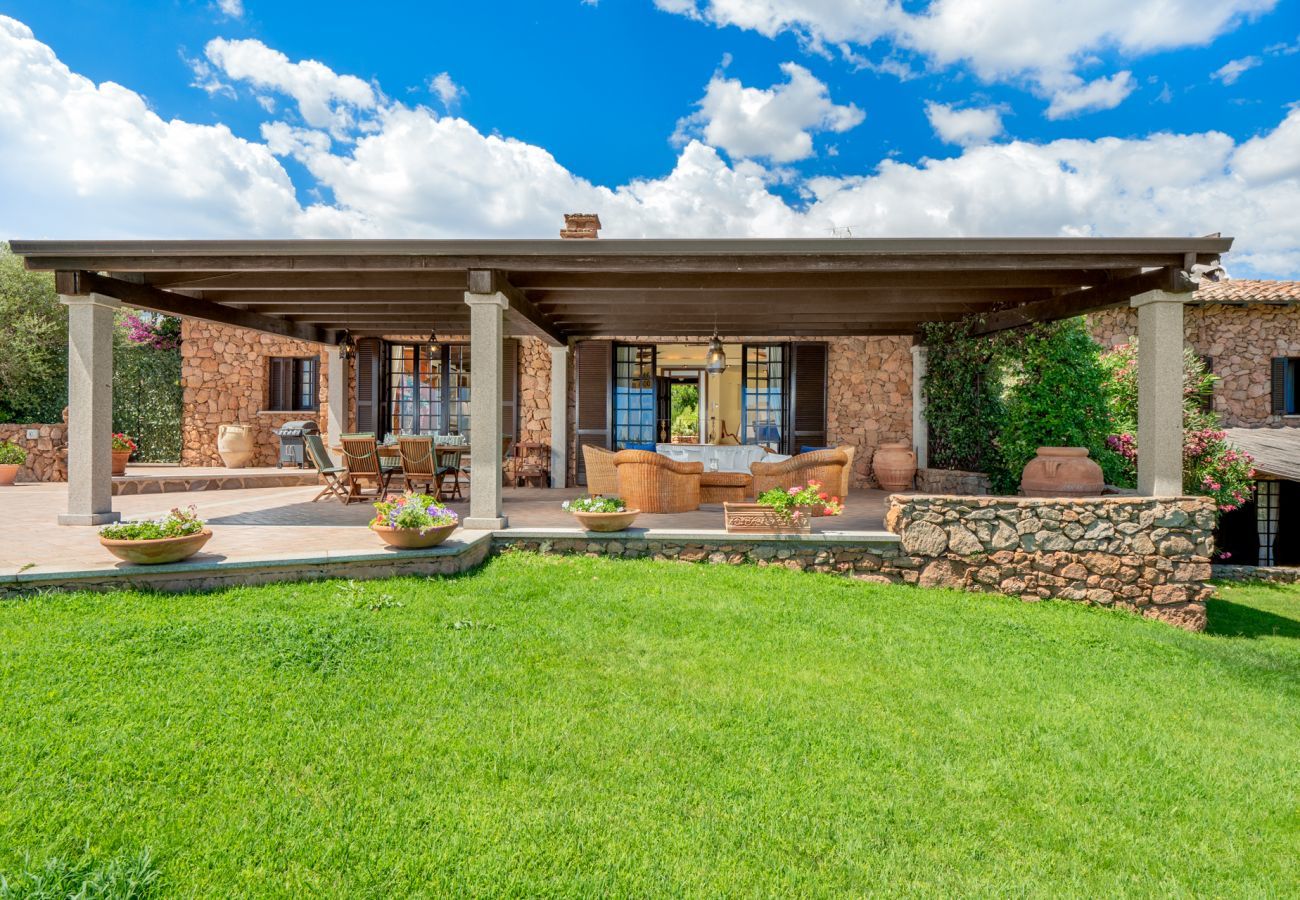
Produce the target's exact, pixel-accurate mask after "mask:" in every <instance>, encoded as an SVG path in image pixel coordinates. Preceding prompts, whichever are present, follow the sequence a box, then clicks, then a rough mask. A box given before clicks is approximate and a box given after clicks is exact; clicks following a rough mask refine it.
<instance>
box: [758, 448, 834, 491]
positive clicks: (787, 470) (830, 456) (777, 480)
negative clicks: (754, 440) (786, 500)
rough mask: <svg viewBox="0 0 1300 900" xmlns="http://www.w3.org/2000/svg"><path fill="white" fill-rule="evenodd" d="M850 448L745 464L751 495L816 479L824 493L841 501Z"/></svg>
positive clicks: (810, 452) (818, 451)
mask: <svg viewBox="0 0 1300 900" xmlns="http://www.w3.org/2000/svg"><path fill="white" fill-rule="evenodd" d="M853 450H854V448H853V447H837V448H835V449H834V450H811V451H809V452H808V453H800V454H799V455H798V456H792V457H790V458H789V459H787V460H785V461H783V462H775V463H765V462H756V463H754V464H753V465H751V466H750V467H749V471H750V472H751V473H753V475H754V495H755V496H757V495H759V494H762V493H763V492H764V491H770V490H771V489H772V488H792V487H797V486H799V485H803V484H807V483H808V482H809V481H813V480H817V481H820V482H821V483H822V484H824V485H826V487H827V491H828V493H834V494H835V495H837V496H838V497H839V498H840V499H841V500H843V499H844V496H845V494H847V493H848V484H849V477H850V474H851V473H852V470H853Z"/></svg>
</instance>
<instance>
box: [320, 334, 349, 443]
mask: <svg viewBox="0 0 1300 900" xmlns="http://www.w3.org/2000/svg"><path fill="white" fill-rule="evenodd" d="M325 381H326V391H327V392H328V393H327V394H326V397H325V443H326V445H328V446H331V447H337V446H338V445H339V444H340V443H342V438H343V435H345V434H347V433H348V432H350V431H351V429H350V428H349V427H348V361H347V360H346V359H344V358H343V352H342V350H341V349H340V348H339V347H337V346H330V345H328V344H327V345H326V346H325Z"/></svg>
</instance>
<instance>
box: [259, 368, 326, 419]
mask: <svg viewBox="0 0 1300 900" xmlns="http://www.w3.org/2000/svg"><path fill="white" fill-rule="evenodd" d="M319 405H320V358H319V357H316V356H303V357H297V356H273V357H271V359H270V360H269V361H268V367H267V391H266V408H267V409H270V410H276V411H278V412H309V411H311V412H314V411H315V410H316V409H318V408H319Z"/></svg>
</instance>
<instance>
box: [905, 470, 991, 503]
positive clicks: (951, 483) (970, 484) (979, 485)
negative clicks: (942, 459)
mask: <svg viewBox="0 0 1300 900" xmlns="http://www.w3.org/2000/svg"><path fill="white" fill-rule="evenodd" d="M916 489H917V490H918V491H921V492H922V493H925V494H961V495H963V496H968V497H969V496H973V497H983V496H985V495H987V494H991V493H993V482H991V481H990V480H989V477H988V476H987V475H985V474H984V473H983V472H965V471H962V470H961V469H917V470H916Z"/></svg>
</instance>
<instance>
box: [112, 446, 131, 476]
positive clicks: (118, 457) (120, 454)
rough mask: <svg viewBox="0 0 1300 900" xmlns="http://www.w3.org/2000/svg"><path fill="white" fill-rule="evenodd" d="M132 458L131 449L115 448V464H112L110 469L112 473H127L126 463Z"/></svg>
mask: <svg viewBox="0 0 1300 900" xmlns="http://www.w3.org/2000/svg"><path fill="white" fill-rule="evenodd" d="M130 459H131V451H130V450H114V451H113V466H112V468H111V469H110V474H113V475H125V474H126V464H127V462H128V461H129V460H130Z"/></svg>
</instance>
